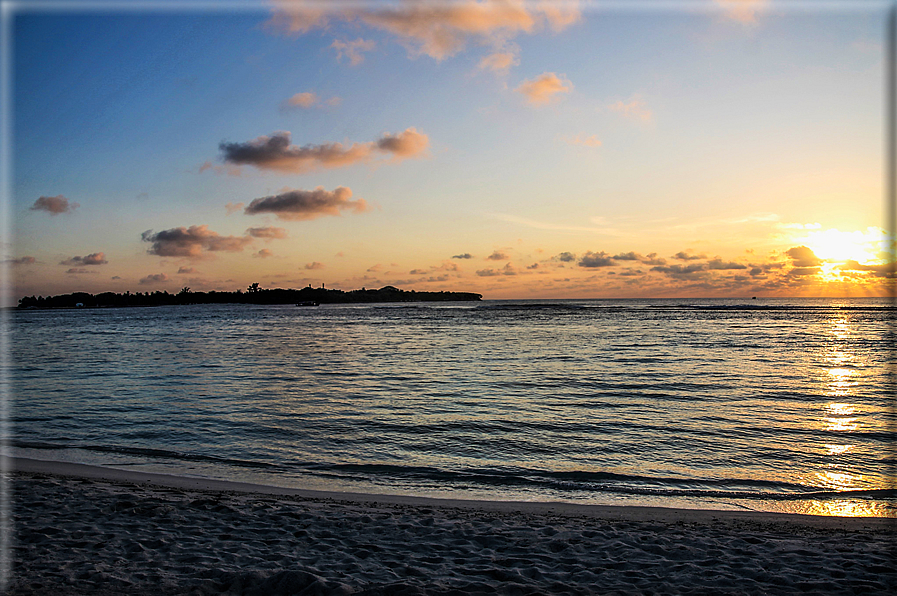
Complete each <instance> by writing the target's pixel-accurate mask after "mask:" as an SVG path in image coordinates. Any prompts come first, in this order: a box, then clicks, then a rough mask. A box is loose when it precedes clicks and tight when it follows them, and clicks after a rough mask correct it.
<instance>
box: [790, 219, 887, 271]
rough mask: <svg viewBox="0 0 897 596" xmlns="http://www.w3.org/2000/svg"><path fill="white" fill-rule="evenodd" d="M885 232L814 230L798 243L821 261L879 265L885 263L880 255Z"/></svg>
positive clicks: (879, 230)
mask: <svg viewBox="0 0 897 596" xmlns="http://www.w3.org/2000/svg"><path fill="white" fill-rule="evenodd" d="M883 239H884V231H883V230H882V229H881V228H878V227H874V226H872V227H868V228H866V230H865V231H862V230H857V231H854V232H842V231H840V230H837V229H830V230H824V231H823V230H814V231H811V232H809V233H808V234H807V235H806V237H804V238H801V239H799V240H798V241H799V242H801V243H803V244H804V245H805V246H807V247H808V248H810V249H811V250H812V251H813V254H815V255H816V256H817V257H819V258H820V259H823V260H826V261H834V262H845V261H857V262H859V263H866V264H873V263H875V264H877V263H880V262H882V261H883V259H881V256H880V253H881V252H882V250H881V249H882V243H883Z"/></svg>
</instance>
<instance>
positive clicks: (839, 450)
mask: <svg viewBox="0 0 897 596" xmlns="http://www.w3.org/2000/svg"><path fill="white" fill-rule="evenodd" d="M855 446H856V445H829V444H826V446H825V449H826V455H844V454H845V453H847V452H848V451H850V450H851V449H853V448H854V447H855Z"/></svg>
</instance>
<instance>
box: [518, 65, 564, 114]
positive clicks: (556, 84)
mask: <svg viewBox="0 0 897 596" xmlns="http://www.w3.org/2000/svg"><path fill="white" fill-rule="evenodd" d="M515 91H516V92H517V93H520V94H522V95H523V96H525V97H526V100H527V101H528V102H529V103H531V104H532V105H535V106H541V105H545V104H547V103H548V102H550V101H551V100H553V99H555V96H557V94H558V93H570V92H571V91H573V83H571V82H570V81H568V80H567V78H566V77H564V75H561V76H560V77H559V76H558V75H557V74H555V73H553V72H543V73H542V74H540V75H539V76H538V77H536V78H535V79H532V80H528V81H523V83H521V84H520V86H519V87H517V88H516V89H515Z"/></svg>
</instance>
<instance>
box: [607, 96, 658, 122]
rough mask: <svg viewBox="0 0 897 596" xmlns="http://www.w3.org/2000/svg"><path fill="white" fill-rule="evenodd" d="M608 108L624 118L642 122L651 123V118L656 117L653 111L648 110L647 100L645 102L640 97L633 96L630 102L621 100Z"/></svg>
mask: <svg viewBox="0 0 897 596" xmlns="http://www.w3.org/2000/svg"><path fill="white" fill-rule="evenodd" d="M607 107H608V109H611V110H613V111H614V112H619V113H620V114H622V115H623V117H624V118H631V119H633V120H641V121H642V122H649V121H650V120H651V118H653V117H654V114H653V113H652V112H651V110H649V109H648V107H647V105H646V104H645V100H643V99H642V98H641V97H639V96H638V95H633V96H632V97H630V98H629V101H628V102H624V101H622V100H620V101H617V102H616V103H612V104H610V105H609V106H607Z"/></svg>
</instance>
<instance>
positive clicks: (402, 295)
mask: <svg viewBox="0 0 897 596" xmlns="http://www.w3.org/2000/svg"><path fill="white" fill-rule="evenodd" d="M482 298H483V296H482V294H476V293H473V292H446V291H441V292H417V291H415V290H401V289H399V288H396V287H394V286H384V287H382V288H380V289H372V290H368V289H365V288H361V289H360V290H350V291H343V290H331V289H327V288H324V287H323V285H322V286H321V287H320V288H313V287H311V286H307V287H304V288H302V289H299V290H296V289H283V288H273V289H264V288H261V287H259V284H257V283H254V284H252V285H251V286H249V287H248V288H247V289H246V291H243V290H236V291H234V292H219V291H214V290H213V291H211V292H193V291H191V290H190V288H186V287H185V288H183V289H181V291H180V292H178V293H177V294H170V293H169V292H168V291H156V292H143V293H141V292H135V293H133V294H132V293H131V292H130V291H128V292H125V293H124V294H117V293H115V292H102V293H100V294H96V295H94V294H89V293H87V292H74V293H72V294H61V295H59V296H26V297H23V298H21V299H19V306H18V308H22V309H26V308H108V307H125V306H171V305H179V304H295V305H296V306H317V305H319V304H353V303H373V302H442V301H465V302H468V301H474V300H481V299H482Z"/></svg>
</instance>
